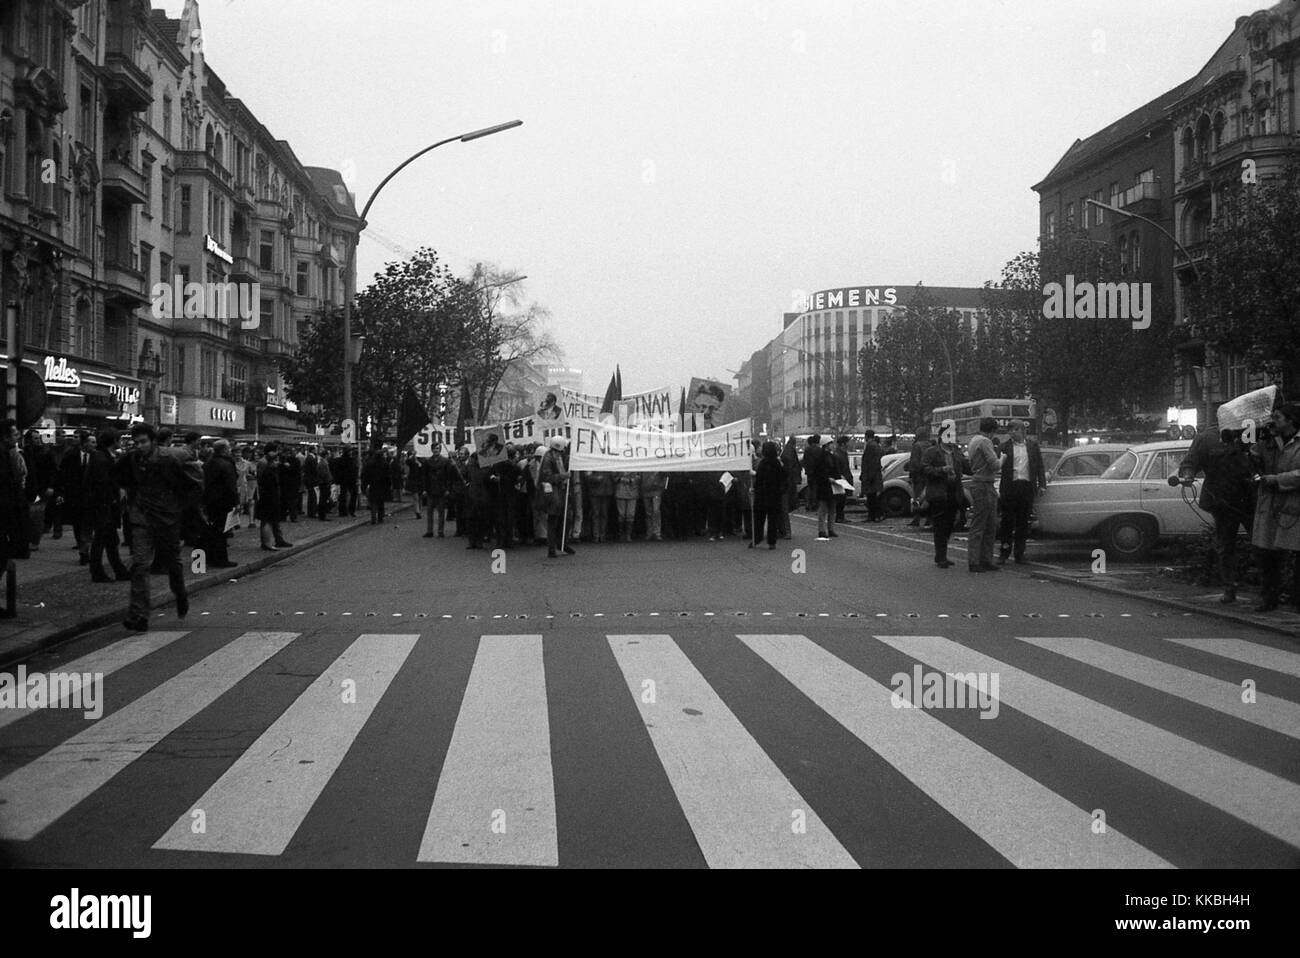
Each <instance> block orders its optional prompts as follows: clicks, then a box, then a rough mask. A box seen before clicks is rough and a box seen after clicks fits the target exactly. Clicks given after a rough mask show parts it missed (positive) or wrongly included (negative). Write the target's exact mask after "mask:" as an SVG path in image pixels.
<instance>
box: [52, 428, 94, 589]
mask: <svg viewBox="0 0 1300 958" xmlns="http://www.w3.org/2000/svg"><path fill="white" fill-rule="evenodd" d="M76 439H77V445H76V446H75V447H73V448H72V449H71V450H70V451H69V452H67V453H65V454H64V456H63V462H62V464H61V465H60V466H59V470H58V474H57V475H56V476H55V478H54V494H55V496H56V497H57V499H58V500H59V501H60V503H59V504H60V509H61V511H62V516H61V518H62V519H63V520H66V521H67V522H68V523H69V524H70V525H71V526H72V534H73V535H74V536H75V537H76V539H77V552H78V553H80V555H81V564H82V565H90V538H91V533H90V522H89V519H90V514H89V512H88V510H87V508H86V495H85V485H86V470H87V469H88V468H89V467H90V454H91V453H92V452H94V449H95V437H94V436H93V435H91V433H90V431H89V430H86V429H78V430H77V432H76ZM55 538H56V539H57V538H58V536H55Z"/></svg>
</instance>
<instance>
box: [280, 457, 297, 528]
mask: <svg viewBox="0 0 1300 958" xmlns="http://www.w3.org/2000/svg"><path fill="white" fill-rule="evenodd" d="M280 468H281V469H282V470H283V471H282V474H281V480H280V506H281V508H282V510H283V513H282V515H281V517H280V518H281V519H282V520H283V519H288V520H289V521H290V522H297V521H298V517H299V516H300V515H302V460H301V459H299V458H298V456H297V455H295V454H294V451H293V450H292V449H290V448H289V447H288V446H286V447H285V448H284V450H283V452H282V453H281V454H280Z"/></svg>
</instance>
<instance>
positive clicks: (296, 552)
mask: <svg viewBox="0 0 1300 958" xmlns="http://www.w3.org/2000/svg"><path fill="white" fill-rule="evenodd" d="M386 505H388V504H386ZM391 505H396V506H397V508H395V509H393V510H391V511H389V512H388V513H387V514H388V515H390V516H395V515H397V514H398V513H402V512H406V511H408V510H409V509H410V508H411V504H410V503H409V502H404V503H391ZM368 525H369V523H368V522H355V523H353V524H352V525H348V526H340V527H338V528H336V529H330V530H329V531H327V532H324V533H322V534H321V536H320V538H318V539H316V540H314V541H312V542H309V543H306V544H304V545H303V546H301V547H298V546H295V547H293V548H291V549H287V550H285V551H283V552H272V553H269V554H267V555H264V556H261V557H259V558H257V559H253V560H252V561H251V562H245V563H241V564H240V565H238V566H236V567H235V568H233V569H226V570H225V572H226V574H225V575H224V576H219V575H211V576H206V577H204V578H202V579H198V580H195V581H193V582H189V583H186V585H187V587H188V588H187V592H188V594H189V595H191V596H193V595H194V594H195V593H197V592H205V591H207V590H208V589H212V588H216V587H217V586H219V585H226V584H228V582H229V580H230V579H231V578H241V579H242V578H243V577H244V576H246V575H250V574H252V573H254V572H260V571H261V570H263V569H265V568H267V567H268V566H273V565H275V564H276V563H277V562H283V561H284V560H286V559H289V558H292V557H294V556H300V555H304V554H306V553H308V552H311V551H312V550H313V549H315V548H316V547H317V546H321V545H324V544H325V543H327V542H331V541H333V540H334V539H337V538H339V537H340V536H345V535H347V534H348V533H349V532H354V531H356V530H357V529H361V528H364V527H366V526H368ZM166 595H167V598H166V599H165V600H162V601H158V602H154V603H152V605H151V608H150V610H149V611H150V612H156V611H158V610H159V609H166V608H171V607H174V606H175V605H176V597H175V596H173V595H172V594H171V592H167V593H166ZM127 611H128V610H127V607H126V606H123V607H122V608H120V609H118V610H117V611H115V612H105V613H101V614H100V615H95V616H91V617H90V618H86V619H82V620H81V621H79V622H76V623H74V624H72V625H65V626H62V627H61V628H57V629H51V630H50V631H49V632H46V633H44V634H43V635H37V636H35V637H32V638H28V639H24V640H23V641H22V642H21V643H19V644H18V645H16V646H14V647H13V648H12V649H6V650H4V651H0V668H3V667H5V666H8V665H12V664H14V663H16V662H21V661H23V660H24V659H28V658H31V656H33V655H35V654H36V653H37V652H44V651H45V650H47V649H50V648H53V647H54V646H56V645H59V644H61V643H63V642H66V641H68V640H69V639H75V638H76V637H77V636H79V635H83V634H84V633H86V632H93V631H94V630H96V629H102V628H104V627H105V626H109V625H113V624H114V623H118V622H121V621H122V618H123V617H124V616H125V615H126V613H127Z"/></svg>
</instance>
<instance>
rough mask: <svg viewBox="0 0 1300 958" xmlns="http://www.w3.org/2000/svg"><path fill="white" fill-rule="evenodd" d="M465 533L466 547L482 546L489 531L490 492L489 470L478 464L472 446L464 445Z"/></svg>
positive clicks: (476, 455) (475, 547) (477, 547)
mask: <svg viewBox="0 0 1300 958" xmlns="http://www.w3.org/2000/svg"><path fill="white" fill-rule="evenodd" d="M464 451H465V453H466V459H465V501H464V507H465V535H466V537H467V538H468V539H469V544H468V545H466V546H465V548H467V549H481V548H483V540H484V539H486V538H487V537H488V535H489V534H490V532H491V521H492V512H491V505H492V500H491V494H490V490H489V486H490V485H491V483H490V482H489V477H490V476H491V471H490V470H489V469H488V468H486V467H485V466H482V465H480V464H479V458H478V453H477V452H475V451H474V447H473V446H466V447H465V450H464Z"/></svg>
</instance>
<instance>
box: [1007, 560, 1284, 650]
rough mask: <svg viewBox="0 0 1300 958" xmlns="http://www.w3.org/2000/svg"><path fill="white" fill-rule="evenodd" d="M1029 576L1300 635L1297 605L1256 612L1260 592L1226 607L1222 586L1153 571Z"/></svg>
mask: <svg viewBox="0 0 1300 958" xmlns="http://www.w3.org/2000/svg"><path fill="white" fill-rule="evenodd" d="M1029 574H1030V575H1031V576H1033V577H1034V578H1035V579H1045V580H1047V581H1048V582H1063V583H1066V584H1068V585H1077V586H1080V587H1082V588H1085V589H1092V590H1094V591H1096V592H1109V593H1111V594H1112V595H1126V596H1132V597H1133V598H1137V599H1145V600H1147V601H1149V602H1154V603H1157V604H1159V605H1164V606H1168V607H1169V608H1173V609H1178V610H1180V611H1182V612H1195V613H1199V614H1200V615H1209V616H1214V617H1215V618H1218V619H1223V620H1225V622H1233V623H1235V624H1237V625H1243V626H1249V627H1251V628H1256V629H1264V630H1266V631H1269V632H1278V633H1280V634H1282V635H1286V636H1290V637H1291V638H1293V639H1294V638H1296V637H1298V636H1300V613H1298V612H1296V611H1295V606H1294V605H1283V606H1280V607H1279V608H1278V609H1277V610H1276V611H1273V612H1253V611H1251V610H1252V609H1253V608H1254V607H1255V606H1256V605H1257V604H1258V603H1259V601H1260V597H1259V593H1257V592H1254V591H1250V592H1246V591H1239V592H1238V593H1237V601H1236V602H1233V603H1231V604H1230V605H1225V604H1223V603H1222V602H1220V601H1219V599H1220V597H1221V596H1222V595H1223V589H1222V587H1219V586H1204V585H1197V584H1196V583H1194V582H1181V581H1179V580H1177V579H1174V578H1172V577H1167V576H1163V575H1160V574H1159V573H1153V572H1151V571H1149V570H1143V571H1140V572H1125V571H1122V570H1120V571H1115V572H1106V573H1104V574H1094V573H1093V572H1091V571H1089V570H1086V569H1085V570H1083V571H1080V572H1071V571H1066V570H1059V571H1053V572H1044V571H1041V569H1036V568H1032V567H1031V568H1030V570H1029Z"/></svg>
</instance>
